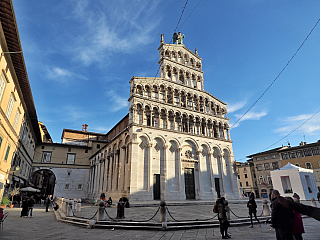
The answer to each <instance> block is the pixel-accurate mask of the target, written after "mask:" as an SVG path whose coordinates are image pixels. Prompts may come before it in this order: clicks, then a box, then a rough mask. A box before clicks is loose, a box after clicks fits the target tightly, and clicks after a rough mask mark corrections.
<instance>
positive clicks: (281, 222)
mask: <svg viewBox="0 0 320 240" xmlns="http://www.w3.org/2000/svg"><path fill="white" fill-rule="evenodd" d="M272 195H273V197H274V198H276V199H275V200H274V201H273V203H272V214H271V223H272V227H273V228H275V229H276V238H277V240H293V219H294V213H293V211H292V209H291V208H290V206H289V202H288V200H286V199H285V198H284V197H282V196H280V193H279V191H278V190H273V192H272Z"/></svg>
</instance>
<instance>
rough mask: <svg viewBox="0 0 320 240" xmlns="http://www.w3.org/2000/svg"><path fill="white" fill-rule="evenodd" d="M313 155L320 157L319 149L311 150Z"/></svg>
mask: <svg viewBox="0 0 320 240" xmlns="http://www.w3.org/2000/svg"><path fill="white" fill-rule="evenodd" d="M311 150H312V153H313V155H320V149H319V147H315V148H311Z"/></svg>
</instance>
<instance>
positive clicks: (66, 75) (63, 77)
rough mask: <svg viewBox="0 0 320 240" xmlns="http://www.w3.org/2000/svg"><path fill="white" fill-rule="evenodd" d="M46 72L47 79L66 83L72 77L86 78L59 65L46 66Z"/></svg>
mask: <svg viewBox="0 0 320 240" xmlns="http://www.w3.org/2000/svg"><path fill="white" fill-rule="evenodd" d="M46 73H47V77H48V78H49V79H51V80H54V81H57V82H62V83H67V82H69V81H70V80H73V79H74V78H77V79H82V80H87V78H86V77H84V76H82V75H79V74H75V73H72V72H70V71H68V70H66V69H63V68H59V67H52V68H50V67H48V68H47V69H46Z"/></svg>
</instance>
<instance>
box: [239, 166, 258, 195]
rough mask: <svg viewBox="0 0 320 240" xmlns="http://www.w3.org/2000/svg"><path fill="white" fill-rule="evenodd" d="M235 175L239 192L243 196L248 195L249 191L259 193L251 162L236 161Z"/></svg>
mask: <svg viewBox="0 0 320 240" xmlns="http://www.w3.org/2000/svg"><path fill="white" fill-rule="evenodd" d="M237 177H238V186H239V189H240V194H242V195H243V196H245V197H248V196H249V194H250V193H251V192H254V193H255V194H256V195H260V194H259V189H258V184H257V177H256V173H255V171H254V165H253V164H252V162H245V163H240V162H237Z"/></svg>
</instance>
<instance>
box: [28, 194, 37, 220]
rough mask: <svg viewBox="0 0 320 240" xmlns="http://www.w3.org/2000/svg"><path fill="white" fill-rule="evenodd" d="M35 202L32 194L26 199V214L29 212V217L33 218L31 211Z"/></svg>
mask: <svg viewBox="0 0 320 240" xmlns="http://www.w3.org/2000/svg"><path fill="white" fill-rule="evenodd" d="M35 203H36V201H35V199H34V197H33V195H32V196H31V197H30V198H29V200H28V215H29V213H30V217H31V218H33V216H32V213H33V206H34V204H35Z"/></svg>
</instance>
